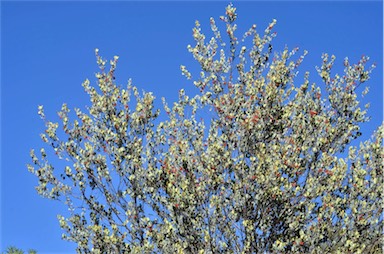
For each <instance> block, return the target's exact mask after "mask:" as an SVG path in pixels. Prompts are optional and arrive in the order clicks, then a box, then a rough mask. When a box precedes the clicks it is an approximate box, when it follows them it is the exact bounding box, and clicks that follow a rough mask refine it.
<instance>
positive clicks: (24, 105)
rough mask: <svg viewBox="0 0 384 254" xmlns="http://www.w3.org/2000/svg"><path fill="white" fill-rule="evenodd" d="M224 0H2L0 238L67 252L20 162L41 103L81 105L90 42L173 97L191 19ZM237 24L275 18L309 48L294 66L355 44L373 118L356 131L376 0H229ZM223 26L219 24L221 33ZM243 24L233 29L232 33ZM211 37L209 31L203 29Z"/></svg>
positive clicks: (377, 20) (295, 42) (346, 51)
mask: <svg viewBox="0 0 384 254" xmlns="http://www.w3.org/2000/svg"><path fill="white" fill-rule="evenodd" d="M227 3H228V2H208V3H204V2H185V3H184V2H112V3H109V2H70V1H68V2H1V38H2V41H1V67H2V68H1V130H2V132H1V221H0V226H1V232H2V235H1V239H0V251H4V250H5V248H6V247H7V246H9V245H16V246H18V247H19V248H22V249H25V250H26V249H28V248H33V249H36V250H38V251H39V253H74V248H75V245H74V244H72V243H68V242H65V241H62V240H61V234H62V231H61V229H60V228H59V224H58V221H57V219H56V215H57V214H58V213H64V214H65V211H66V207H65V206H64V205H62V204H60V203H58V202H55V201H50V200H46V199H43V198H41V197H40V196H38V194H37V193H36V191H35V190H34V187H35V186H36V184H37V179H36V177H35V176H33V175H32V174H30V173H29V172H28V171H27V169H26V166H25V165H26V163H29V162H30V157H29V150H30V149H31V148H35V149H39V148H40V147H41V145H42V142H41V140H40V138H39V133H40V132H42V131H43V130H44V124H43V122H42V121H41V120H40V119H39V117H38V115H37V105H40V104H43V105H44V106H45V109H46V115H47V116H48V118H50V119H52V120H55V121H57V120H58V117H57V115H56V112H57V111H58V110H59V109H60V107H61V104H62V103H63V102H67V103H68V106H69V107H70V108H74V107H84V106H85V105H90V102H89V100H88V97H87V95H86V94H85V93H84V92H83V88H82V87H81V83H82V82H83V81H84V79H86V78H89V79H90V80H91V81H92V83H93V84H94V81H95V78H94V73H95V72H97V71H98V69H97V65H96V62H95V56H94V49H95V48H96V47H97V48H99V49H100V54H101V55H102V56H104V57H105V58H108V59H111V58H112V57H113V56H114V55H119V56H120V59H119V64H118V69H117V72H116V74H117V81H118V83H120V84H122V85H125V84H126V83H127V80H128V78H132V79H133V83H134V85H136V86H138V87H139V89H144V90H146V91H153V92H154V94H155V95H156V97H157V98H158V99H160V98H161V97H162V96H164V97H166V98H167V99H168V101H170V102H172V101H174V100H175V99H176V96H177V91H178V90H179V89H180V88H185V89H186V90H187V91H189V92H191V93H192V92H195V90H194V89H193V88H192V84H191V83H190V82H189V81H187V80H186V79H185V78H184V77H183V76H181V74H180V70H179V66H180V64H183V65H186V66H187V67H190V69H194V68H196V66H197V65H196V64H195V62H194V61H193V59H192V56H191V55H190V54H189V53H188V51H187V49H186V46H187V45H188V44H192V45H193V39H192V30H191V29H192V28H193V26H194V21H195V20H196V19H198V20H200V22H201V24H202V25H203V29H204V30H205V31H206V32H207V33H209V29H208V28H209V18H210V17H211V16H212V17H214V18H216V20H217V23H218V24H220V22H219V20H218V17H219V16H220V15H223V14H224V12H225V10H224V8H225V6H226V5H227ZM234 3H235V7H237V9H238V14H239V18H238V25H239V30H240V32H244V31H245V30H247V29H248V28H249V27H250V26H251V25H252V24H253V23H256V24H257V26H258V31H260V32H261V31H264V29H265V27H266V26H267V25H268V23H269V22H270V21H271V20H272V19H273V18H275V19H277V22H278V23H277V26H276V27H275V31H277V33H278V36H277V38H276V39H275V41H274V43H275V45H276V47H275V48H276V49H282V48H283V47H284V45H287V46H288V47H289V48H293V47H296V46H299V47H300V49H301V50H303V49H307V50H308V51H309V54H308V56H307V57H306V59H305V61H304V64H303V66H302V69H301V71H302V72H304V71H306V70H308V71H310V72H311V77H312V78H313V80H314V81H318V80H319V79H318V78H317V74H316V71H315V68H314V66H315V65H320V64H321V58H320V56H321V54H322V52H328V53H330V54H335V55H336V56H337V57H338V58H337V60H338V64H337V66H339V69H338V71H339V73H340V72H341V70H342V69H341V66H342V60H343V58H344V57H345V56H349V58H350V60H351V61H352V62H357V60H358V59H359V58H360V56H361V55H362V54H365V55H368V56H370V57H371V59H372V63H373V62H376V63H377V68H376V70H375V71H374V73H373V75H372V78H371V80H370V81H369V82H368V85H369V86H370V88H371V92H370V93H369V94H368V95H367V96H366V97H365V98H364V100H363V102H364V103H366V102H368V101H370V102H371V105H372V107H371V110H370V115H371V116H372V120H371V122H370V123H369V124H365V125H363V126H362V129H363V133H364V135H363V136H362V137H361V138H362V139H360V140H363V139H365V138H367V137H369V136H370V134H371V133H372V131H373V130H374V129H375V128H376V127H377V126H378V125H379V124H380V123H381V122H382V119H383V105H382V99H383V75H382V73H383V71H382V70H383V25H382V24H383V16H382V15H383V7H382V2H381V1H380V2H379V1H376V2H368V1H360V2H356V1H355V2H341V1H339V2H334V1H327V2H304V1H302V2H236V1H234ZM222 34H224V33H222ZM241 34H242V33H241ZM209 37H210V35H209Z"/></svg>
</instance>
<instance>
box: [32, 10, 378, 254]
mask: <svg viewBox="0 0 384 254" xmlns="http://www.w3.org/2000/svg"><path fill="white" fill-rule="evenodd" d="M235 11H236V9H235V8H234V7H233V6H232V5H229V6H228V7H227V8H226V16H222V17H220V19H221V20H222V21H223V22H224V24H225V27H226V33H227V35H228V37H227V38H222V36H221V33H220V31H219V29H218V27H217V26H216V24H215V20H214V19H213V18H211V20H210V24H211V28H212V31H213V35H214V36H213V37H212V38H211V39H210V40H209V41H208V42H206V37H205V35H204V34H203V33H202V32H201V28H200V24H199V22H197V21H196V27H195V28H194V29H193V38H194V40H195V41H196V45H195V46H188V50H189V52H191V53H192V55H193V57H194V58H195V59H196V61H197V62H198V63H199V64H200V66H201V73H200V74H199V75H200V77H199V78H197V79H195V81H194V84H195V86H196V87H197V88H198V89H199V90H200V94H199V95H196V96H194V97H189V96H187V95H186V94H185V92H184V90H180V92H179V100H178V101H177V102H175V103H174V104H173V106H172V107H169V106H168V104H167V103H166V102H165V100H164V99H163V102H164V111H165V113H166V115H167V117H165V118H167V119H166V120H162V119H159V114H160V111H159V110H156V109H155V107H154V99H155V97H154V96H153V95H152V93H146V92H143V93H142V94H140V93H139V92H138V89H137V88H136V87H135V86H132V85H131V83H129V84H128V86H127V87H126V88H123V87H121V86H118V85H116V84H115V82H114V79H115V76H114V71H115V69H116V64H117V60H118V57H115V58H114V59H113V60H112V61H110V66H111V67H110V69H109V71H107V70H106V64H107V61H106V60H104V59H102V58H101V57H100V56H99V55H98V50H96V56H97V63H98V65H99V67H100V70H101V71H100V73H97V74H96V78H97V86H96V87H93V86H91V85H90V81H88V80H86V81H85V82H84V83H83V86H84V89H85V91H86V92H87V93H88V94H89V96H90V99H91V103H92V105H91V106H90V107H89V108H88V109H87V112H83V111H81V110H80V109H75V112H76V119H75V120H73V121H70V120H69V119H70V117H71V115H70V114H71V113H70V110H69V108H68V107H67V105H66V104H63V106H62V109H61V111H60V112H59V113H58V115H59V117H60V119H61V123H62V131H61V130H59V129H58V127H59V124H58V123H55V122H51V121H48V120H47V119H46V117H45V115H44V111H43V107H42V106H39V115H40V116H41V117H42V119H43V120H44V121H45V123H46V127H47V128H46V131H45V133H43V134H41V138H42V140H43V141H44V142H45V143H47V144H48V145H49V146H51V147H52V148H53V151H54V153H55V154H56V155H57V156H58V157H59V158H60V159H62V161H63V164H59V163H58V166H54V165H53V164H51V163H50V162H49V161H48V157H49V156H48V155H47V153H46V151H45V149H44V148H42V149H41V150H40V153H41V159H38V158H37V156H36V155H35V152H34V150H32V151H31V157H32V161H33V164H31V165H28V168H29V170H30V171H31V172H33V173H34V174H36V176H37V177H38V179H39V186H38V187H37V190H38V192H39V194H40V195H43V196H45V197H47V198H51V199H59V200H63V201H64V202H65V203H66V204H67V205H68V207H69V211H70V212H71V215H70V216H69V217H68V218H64V217H63V216H59V217H58V218H59V221H60V226H61V228H62V229H63V230H64V232H65V233H64V234H63V238H64V239H67V240H69V241H73V242H76V243H77V244H78V251H79V252H81V253H90V252H92V253H126V252H133V253H152V252H154V253H155V252H163V253H184V252H185V253H251V252H252V253H255V252H260V253H265V252H268V253H277V252H284V253H293V252H294V253H296V252H300V253H320V252H323V253H377V252H379V251H380V250H381V248H382V242H381V238H382V230H381V229H382V226H383V201H382V192H381V191H382V187H383V185H382V182H383V164H382V161H383V147H382V139H383V132H384V128H383V126H381V127H379V128H378V130H377V132H375V134H374V135H373V137H372V139H371V140H368V141H366V142H364V143H361V145H360V148H356V147H354V146H351V145H350V142H351V141H352V140H354V139H356V138H357V137H359V136H360V135H361V133H360V131H359V124H361V123H363V122H366V121H368V117H367V112H366V109H365V108H361V106H360V103H359V101H358V100H357V90H358V88H359V86H360V85H361V84H362V83H364V82H365V81H367V80H368V79H369V75H370V72H371V70H372V68H368V69H367V68H366V63H367V61H368V57H365V56H363V57H362V59H361V60H360V61H359V62H358V63H357V64H353V65H352V64H350V63H349V61H348V59H347V58H346V59H345V60H344V66H345V71H344V74H343V75H342V76H339V75H337V74H336V75H332V74H331V70H332V66H333V64H334V62H335V57H334V56H331V57H329V56H328V55H327V54H324V55H323V56H322V60H323V61H322V64H321V67H319V68H318V73H319V75H320V77H321V78H322V80H323V81H324V85H321V86H319V85H316V84H315V83H310V81H309V73H308V72H307V73H306V74H305V77H304V81H303V82H302V84H300V85H297V84H295V83H297V79H298V78H297V77H296V74H297V70H298V67H299V66H300V64H301V62H302V61H303V59H304V56H305V54H306V52H304V53H303V54H302V55H301V56H299V57H296V56H295V54H296V53H297V52H298V49H297V48H296V49H294V50H292V51H289V50H288V49H284V50H283V51H282V52H274V51H273V45H272V40H273V38H274V37H275V36H276V33H273V32H272V30H273V27H274V26H275V24H276V20H273V21H272V22H271V23H270V25H269V26H268V27H267V28H266V29H265V31H264V35H262V36H261V35H259V34H258V33H257V32H256V25H253V26H252V27H251V28H250V29H249V30H248V31H247V32H246V33H245V35H244V38H243V40H240V39H238V38H237V37H236V36H235V30H236V28H237V27H236V24H235V21H236V18H237V14H236V12H235ZM249 38H250V39H251V46H248V44H247V43H249ZM181 71H182V74H183V75H185V76H186V77H187V78H188V79H192V74H191V73H190V72H189V71H188V70H187V68H186V67H185V66H181ZM321 87H322V88H323V89H321ZM324 90H325V91H324ZM366 92H367V89H366V90H364V92H363V94H364V93H366ZM133 99H135V100H133ZM208 110H209V111H208ZM207 112H209V113H208V114H206V113H207ZM201 115H204V117H199V116H201ZM207 115H208V116H210V117H211V118H210V119H209V120H208V123H206V122H207V119H206V118H207ZM346 148H347V149H348V151H349V152H348V157H347V158H345V159H343V158H341V156H342V152H343V151H344V150H345V149H346Z"/></svg>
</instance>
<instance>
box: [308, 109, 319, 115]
mask: <svg viewBox="0 0 384 254" xmlns="http://www.w3.org/2000/svg"><path fill="white" fill-rule="evenodd" d="M309 114H311V116H315V115H317V111H314V110H310V111H309Z"/></svg>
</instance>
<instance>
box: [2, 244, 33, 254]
mask: <svg viewBox="0 0 384 254" xmlns="http://www.w3.org/2000/svg"><path fill="white" fill-rule="evenodd" d="M4 254H24V251H23V250H22V249H19V248H16V247H14V246H10V247H8V248H7V250H6V252H4ZM28 254H37V251H35V250H28Z"/></svg>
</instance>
